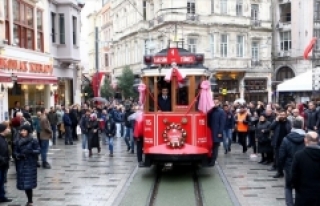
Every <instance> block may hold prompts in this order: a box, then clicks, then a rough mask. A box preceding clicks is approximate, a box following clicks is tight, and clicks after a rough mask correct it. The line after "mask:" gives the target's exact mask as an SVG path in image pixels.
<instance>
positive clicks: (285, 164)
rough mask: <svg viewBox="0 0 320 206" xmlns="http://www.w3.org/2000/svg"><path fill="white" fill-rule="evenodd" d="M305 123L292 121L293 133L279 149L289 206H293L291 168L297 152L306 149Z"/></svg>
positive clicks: (297, 120) (296, 120)
mask: <svg viewBox="0 0 320 206" xmlns="http://www.w3.org/2000/svg"><path fill="white" fill-rule="evenodd" d="M304 136H305V131H304V130H303V122H302V120H301V119H294V120H293V121H292V130H291V132H290V133H289V134H288V135H287V136H286V137H285V138H284V139H283V141H282V144H281V146H280V149H279V168H284V170H285V197H286V204H287V206H293V198H292V184H291V166H292V160H293V157H294V155H295V154H296V152H298V151H300V150H302V149H303V148H304Z"/></svg>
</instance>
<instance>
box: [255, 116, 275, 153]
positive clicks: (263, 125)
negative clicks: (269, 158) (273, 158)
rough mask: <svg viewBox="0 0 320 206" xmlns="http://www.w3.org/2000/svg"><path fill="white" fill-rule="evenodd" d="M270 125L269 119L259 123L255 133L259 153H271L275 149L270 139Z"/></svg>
mask: <svg viewBox="0 0 320 206" xmlns="http://www.w3.org/2000/svg"><path fill="white" fill-rule="evenodd" d="M270 125H271V123H270V122H268V121H264V122H259V123H258V124H257V127H256V133H255V135H256V139H257V140H258V153H270V152H272V150H273V149H272V147H271V139H270ZM262 130H263V132H262Z"/></svg>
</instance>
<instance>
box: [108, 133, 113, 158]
mask: <svg viewBox="0 0 320 206" xmlns="http://www.w3.org/2000/svg"><path fill="white" fill-rule="evenodd" d="M107 138H108V140H109V151H110V154H113V137H109V136H107Z"/></svg>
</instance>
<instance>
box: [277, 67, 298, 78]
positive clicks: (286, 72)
mask: <svg viewBox="0 0 320 206" xmlns="http://www.w3.org/2000/svg"><path fill="white" fill-rule="evenodd" d="M294 76H295V75H294V72H293V71H292V69H291V68H289V67H281V68H280V69H279V70H278V72H277V75H276V81H284V80H286V79H291V78H293V77H294Z"/></svg>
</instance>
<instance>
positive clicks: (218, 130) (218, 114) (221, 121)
mask: <svg viewBox="0 0 320 206" xmlns="http://www.w3.org/2000/svg"><path fill="white" fill-rule="evenodd" d="M214 103H215V106H214V108H213V109H212V110H211V111H210V112H209V113H208V115H207V119H208V127H209V128H210V130H211V137H212V142H213V147H212V157H211V160H210V162H209V166H211V167H213V166H214V165H215V163H216V160H217V157H218V151H219V146H220V143H221V142H222V141H223V136H222V135H223V129H224V125H225V123H226V115H225V112H224V111H223V110H222V109H221V108H220V101H219V100H214Z"/></svg>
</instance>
